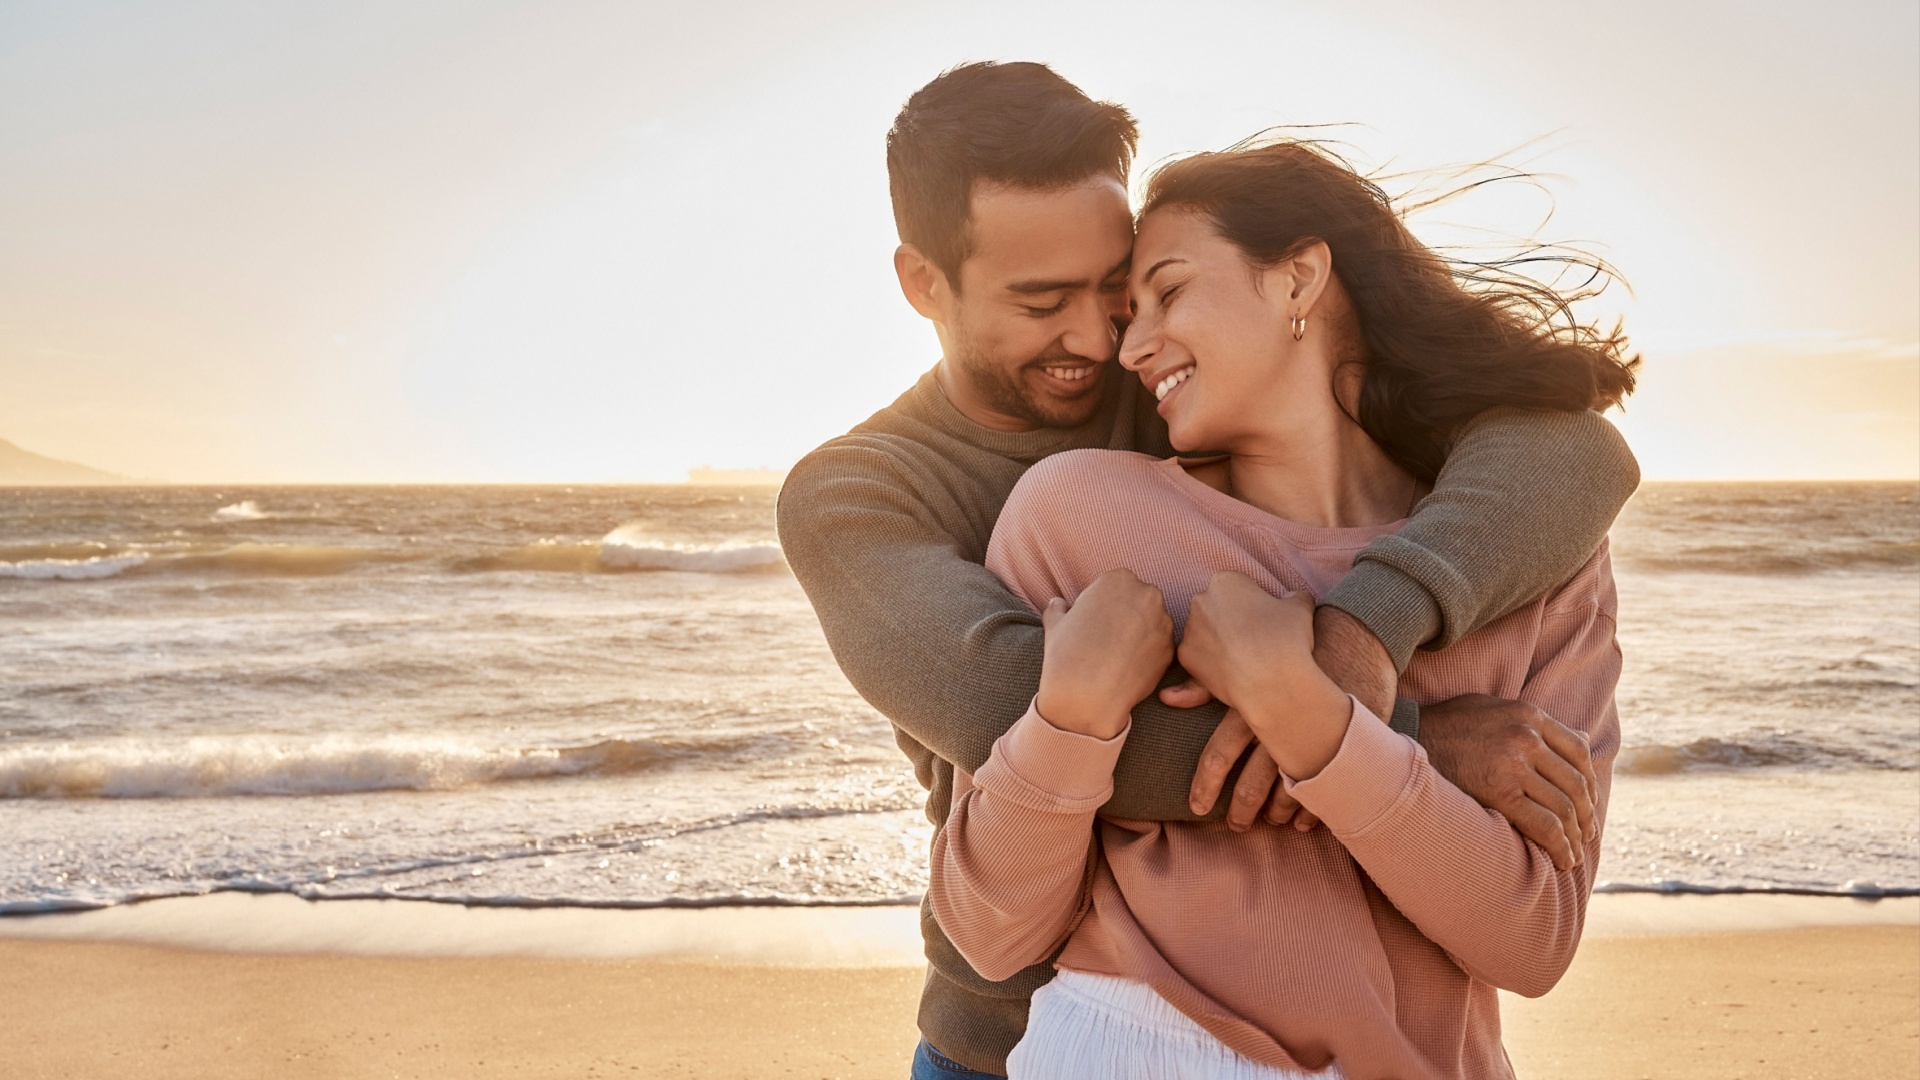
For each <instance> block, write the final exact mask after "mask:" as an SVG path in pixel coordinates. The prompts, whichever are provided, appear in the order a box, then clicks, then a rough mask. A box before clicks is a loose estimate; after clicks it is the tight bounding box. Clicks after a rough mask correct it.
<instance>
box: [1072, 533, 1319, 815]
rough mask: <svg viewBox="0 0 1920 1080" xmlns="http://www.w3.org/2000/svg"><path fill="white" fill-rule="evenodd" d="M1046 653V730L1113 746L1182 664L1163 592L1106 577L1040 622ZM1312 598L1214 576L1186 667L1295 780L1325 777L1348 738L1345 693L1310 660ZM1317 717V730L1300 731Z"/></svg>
mask: <svg viewBox="0 0 1920 1080" xmlns="http://www.w3.org/2000/svg"><path fill="white" fill-rule="evenodd" d="M1041 621H1042V623H1043V624H1044V625H1045V627H1046V634H1047V638H1046V655H1045V662H1044V665H1043V667H1042V669H1041V676H1040V693H1039V696H1038V698H1037V699H1036V701H1035V704H1036V706H1037V707H1038V708H1039V711H1040V715H1041V716H1043V717H1045V718H1046V720H1047V722H1048V723H1051V724H1052V725H1054V726H1055V727H1058V728H1061V729H1062V730H1066V731H1075V732H1079V733H1081V734H1086V735H1092V736H1095V737H1097V738H1103V739H1106V738H1112V737H1113V736H1115V735H1118V734H1119V733H1120V732H1121V731H1123V730H1125V729H1126V726H1127V722H1128V718H1129V717H1130V715H1131V713H1132V710H1133V706H1134V705H1135V704H1137V703H1138V702H1139V701H1140V700H1141V699H1143V698H1145V697H1146V696H1147V695H1148V694H1151V693H1152V692H1153V690H1154V687H1155V686H1157V685H1158V684H1159V681H1160V677H1161V675H1162V674H1163V673H1165V671H1166V669H1167V667H1168V666H1169V665H1170V664H1171V663H1172V662H1173V659H1174V646H1173V620H1172V619H1171V618H1169V617H1168V615H1167V610H1166V604H1165V601H1164V599H1163V598H1162V597H1161V594H1160V590H1159V589H1158V588H1155V587H1154V586H1152V585H1149V584H1147V583H1145V582H1143V581H1141V580H1140V579H1139V578H1137V577H1135V576H1134V574H1133V573H1132V571H1129V570H1125V569H1119V570H1110V571H1108V572H1107V573H1105V574H1102V575H1100V577H1098V578H1096V579H1095V580H1094V582H1093V584H1091V585H1089V586H1088V587H1087V589H1086V591H1084V592H1082V593H1081V594H1080V596H1079V597H1078V598H1077V599H1076V600H1075V601H1074V602H1073V603H1071V604H1069V603H1067V601H1065V600H1060V599H1056V600H1054V601H1053V602H1052V603H1050V604H1048V605H1047V609H1046V611H1044V612H1042V613H1041ZM1312 654H1313V601H1312V600H1311V598H1309V597H1307V596H1305V595H1302V594H1295V595H1292V596H1288V597H1285V598H1276V597H1274V596H1271V595H1269V594H1268V593H1267V592H1266V591H1265V590H1264V589H1262V588H1261V587H1260V586H1259V585H1258V584H1257V583H1255V582H1254V581H1253V580H1252V579H1251V578H1248V577H1247V576H1245V575H1244V574H1236V573H1231V572H1223V573H1219V574H1215V575H1214V577H1213V580H1212V582H1211V583H1210V584H1209V586H1208V588H1207V590H1206V591H1205V592H1202V593H1201V594H1200V595H1198V596H1196V597H1194V599H1193V603H1192V605H1191V607H1190V608H1189V612H1188V616H1187V631H1186V635H1185V638H1184V640H1183V641H1182V642H1181V644H1180V647H1179V658H1180V662H1181V664H1182V665H1183V666H1185V667H1186V669H1187V671H1188V672H1189V673H1191V674H1192V675H1193V676H1194V677H1195V678H1196V679H1197V680H1198V681H1199V682H1201V683H1202V684H1204V685H1205V686H1206V687H1207V688H1208V689H1209V690H1211V691H1212V693H1213V695H1214V696H1216V697H1218V698H1220V700H1222V701H1224V702H1226V703H1227V704H1228V705H1229V706H1231V707H1235V708H1237V709H1238V710H1239V711H1240V713H1241V715H1243V716H1245V717H1247V719H1248V722H1249V724H1250V725H1251V726H1252V728H1253V731H1254V733H1255V734H1256V735H1257V736H1258V737H1259V738H1260V740H1261V742H1262V743H1263V744H1265V743H1269V742H1271V743H1272V744H1273V745H1269V746H1268V750H1269V752H1270V753H1272V754H1273V756H1274V760H1275V761H1277V762H1279V763H1280V764H1281V767H1282V768H1284V769H1286V770H1287V772H1288V775H1292V776H1297V777H1304V776H1311V775H1313V774H1314V773H1317V772H1319V770H1320V768H1321V767H1322V766H1324V765H1325V764H1326V762H1327V760H1329V759H1331V758H1332V756H1333V752H1334V751H1335V750H1337V749H1338V748H1339V742H1340V736H1341V735H1342V734H1343V733H1344V732H1345V730H1346V720H1347V716H1348V705H1347V699H1346V695H1345V694H1344V693H1343V692H1342V691H1341V690H1340V688H1339V687H1337V686H1335V685H1334V684H1333V681H1332V680H1331V679H1328V678H1327V677H1326V676H1325V675H1324V674H1322V673H1321V672H1320V669H1319V668H1318V667H1317V666H1315V664H1314V662H1313V655H1312ZM1304 716H1310V717H1311V719H1312V720H1313V721H1317V722H1313V723H1304V724H1303V723H1302V722H1301V718H1302V717H1304Z"/></svg>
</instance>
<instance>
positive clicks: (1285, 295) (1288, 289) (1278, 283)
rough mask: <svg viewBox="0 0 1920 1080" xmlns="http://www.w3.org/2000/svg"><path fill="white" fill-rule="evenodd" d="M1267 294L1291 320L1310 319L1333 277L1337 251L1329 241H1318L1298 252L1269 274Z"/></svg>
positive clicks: (1275, 266) (1278, 264)
mask: <svg viewBox="0 0 1920 1080" xmlns="http://www.w3.org/2000/svg"><path fill="white" fill-rule="evenodd" d="M1266 276H1267V285H1268V289H1269V291H1268V293H1267V295H1269V296H1272V297H1274V298H1275V299H1277V300H1278V301H1279V303H1280V305H1281V306H1282V307H1283V308H1284V309H1285V311H1284V312H1283V314H1285V315H1286V317H1287V318H1289V319H1292V318H1296V317H1297V318H1302V319H1304V318H1306V317H1307V316H1309V315H1311V314H1313V309H1314V306H1315V305H1316V304H1318V303H1319V302H1320V297H1321V296H1322V294H1324V293H1325V292H1326V291H1327V282H1328V281H1329V280H1331V279H1332V277H1333V250H1332V249H1331V248H1329V247H1327V242H1326V241H1325V240H1315V241H1313V242H1311V243H1309V244H1308V245H1307V246H1306V247H1304V248H1301V249H1300V250H1299V251H1298V252H1295V253H1294V255H1293V256H1292V257H1291V258H1288V259H1284V260H1282V261H1280V262H1278V263H1275V264H1274V266H1273V268H1272V269H1270V270H1268V271H1267V275H1266Z"/></svg>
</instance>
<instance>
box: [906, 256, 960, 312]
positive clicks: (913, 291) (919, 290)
mask: <svg viewBox="0 0 1920 1080" xmlns="http://www.w3.org/2000/svg"><path fill="white" fill-rule="evenodd" d="M893 273H894V276H896V277H898V278H899V279H900V292H901V295H903V296H905V297H906V298H907V303H909V304H912V305H913V310H915V311H917V312H919V313H920V315H921V317H923V318H927V319H932V320H933V321H934V322H937V323H945V322H946V321H947V307H948V303H947V302H948V300H949V299H950V298H951V297H952V295H953V285H952V284H951V283H950V282H948V281H947V272H946V271H945V270H942V269H940V267H938V266H937V265H935V264H934V261H933V260H932V259H929V258H927V253H926V252H924V251H921V250H920V249H919V248H917V247H915V246H913V245H912V244H901V245H900V246H899V247H897V248H894V249H893Z"/></svg>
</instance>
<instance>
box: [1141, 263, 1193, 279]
mask: <svg viewBox="0 0 1920 1080" xmlns="http://www.w3.org/2000/svg"><path fill="white" fill-rule="evenodd" d="M1186 261H1187V260H1185V259H1180V258H1166V259H1161V260H1160V261H1159V262H1157V263H1154V264H1153V265H1152V266H1151V267H1148V268H1147V272H1146V273H1145V274H1142V275H1141V276H1140V280H1141V281H1143V282H1145V281H1152V280H1153V275H1155V274H1157V273H1159V272H1160V268H1161V267H1163V266H1165V265H1167V264H1168V263H1183V262H1186Z"/></svg>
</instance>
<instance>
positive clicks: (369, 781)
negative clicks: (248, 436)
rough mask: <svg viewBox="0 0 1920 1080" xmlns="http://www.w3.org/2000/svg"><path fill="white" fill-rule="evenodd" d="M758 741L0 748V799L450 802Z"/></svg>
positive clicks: (238, 739)
mask: <svg viewBox="0 0 1920 1080" xmlns="http://www.w3.org/2000/svg"><path fill="white" fill-rule="evenodd" d="M751 741H752V740H743V739H740V738H733V739H711V740H706V741H688V742H665V741H652V740H645V739H606V740H602V741H601V742H597V743H592V744H590V745H587V746H567V747H536V748H532V749H516V748H511V747H507V748H492V747H482V746H475V745H473V744H471V743H464V742H461V741H459V740H457V739H451V738H445V737H425V736H389V737H384V738H365V737H358V738H356V737H351V736H338V737H329V738H323V739H313V740H296V739H286V738H274V737H271V736H257V735H244V736H232V737H214V736H207V737H201V738H193V739H185V740H177V741H165V742H162V741H157V740H145V739H138V740H136V739H122V740H113V741H111V742H102V743H93V744H88V743H79V744H74V743H60V744H42V745H38V746H19V747H8V748H0V799H157V798H209V797H219V796H233V795H338V794H345V793H349V792H362V791H444V790H448V789H453V788H467V787H476V786H479V785H483V784H492V783H499V782H502V781H509V780H545V779H560V778H566V777H578V776H619V775H625V774H630V773H639V772H647V771H650V770H653V769H658V768H662V767H665V766H667V765H670V764H672V763H674V762H676V761H679V760H682V759H689V758H702V757H705V758H712V757H715V756H728V755H732V754H737V753H739V752H741V751H742V750H744V749H746V748H747V745H748V743H749V742H751Z"/></svg>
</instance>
